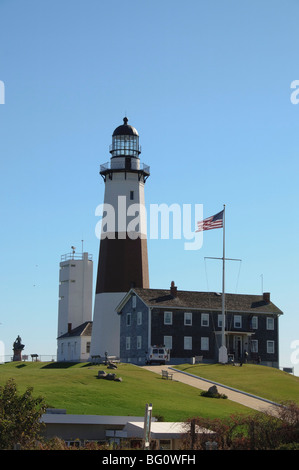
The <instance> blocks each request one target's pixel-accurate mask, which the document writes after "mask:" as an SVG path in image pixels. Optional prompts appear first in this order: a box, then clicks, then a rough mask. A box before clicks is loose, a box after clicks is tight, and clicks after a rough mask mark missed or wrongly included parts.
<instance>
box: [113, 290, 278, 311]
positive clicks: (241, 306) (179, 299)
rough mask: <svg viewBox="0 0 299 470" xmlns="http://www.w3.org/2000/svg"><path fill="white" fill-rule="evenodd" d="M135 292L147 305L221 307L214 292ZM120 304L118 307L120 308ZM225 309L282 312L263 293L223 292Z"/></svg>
mask: <svg viewBox="0 0 299 470" xmlns="http://www.w3.org/2000/svg"><path fill="white" fill-rule="evenodd" d="M130 292H131V293H132V292H135V293H136V294H137V295H138V296H139V297H140V298H141V299H142V300H143V302H144V303H145V304H146V305H148V306H149V307H167V308H170V307H171V308H190V309H191V308H192V309H199V310H202V309H206V310H219V311H221V309H222V295H221V293H216V292H196V291H183V290H178V291H177V295H176V297H174V296H173V295H171V293H170V289H141V288H134V289H131V291H130ZM121 306H122V305H121V304H120V308H121ZM225 310H226V311H237V312H252V313H253V314H254V313H276V314H282V313H283V312H282V311H281V310H280V309H279V308H278V307H276V305H274V304H273V302H271V301H269V302H267V301H266V300H264V299H263V295H248V294H225Z"/></svg>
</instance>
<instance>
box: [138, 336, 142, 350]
mask: <svg viewBox="0 0 299 470" xmlns="http://www.w3.org/2000/svg"><path fill="white" fill-rule="evenodd" d="M141 347H142V336H137V349H141Z"/></svg>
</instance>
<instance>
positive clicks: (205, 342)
mask: <svg viewBox="0 0 299 470" xmlns="http://www.w3.org/2000/svg"><path fill="white" fill-rule="evenodd" d="M200 349H201V350H202V351H209V349H210V341H209V337H208V336H202V337H201V338H200Z"/></svg>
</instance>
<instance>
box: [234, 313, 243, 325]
mask: <svg viewBox="0 0 299 470" xmlns="http://www.w3.org/2000/svg"><path fill="white" fill-rule="evenodd" d="M238 324H239V325H238ZM234 328H242V315H234Z"/></svg>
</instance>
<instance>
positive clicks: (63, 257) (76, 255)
mask: <svg viewBox="0 0 299 470" xmlns="http://www.w3.org/2000/svg"><path fill="white" fill-rule="evenodd" d="M84 254H85V253H66V254H65V255H61V259H60V261H70V260H80V259H84ZM86 254H87V255H88V261H92V255H91V254H89V253H86Z"/></svg>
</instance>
